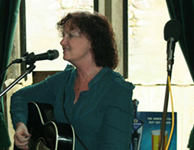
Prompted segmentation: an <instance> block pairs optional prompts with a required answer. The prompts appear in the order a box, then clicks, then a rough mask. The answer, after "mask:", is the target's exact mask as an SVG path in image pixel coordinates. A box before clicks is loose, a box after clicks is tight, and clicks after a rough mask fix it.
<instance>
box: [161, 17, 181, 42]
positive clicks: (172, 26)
mask: <svg viewBox="0 0 194 150" xmlns="http://www.w3.org/2000/svg"><path fill="white" fill-rule="evenodd" d="M180 35H181V24H180V22H179V21H177V20H174V19H172V20H169V21H168V22H167V23H166V24H165V26H164V39H165V40H166V41H167V40H168V39H169V38H171V37H172V38H174V40H175V42H177V41H178V40H179V37H180Z"/></svg>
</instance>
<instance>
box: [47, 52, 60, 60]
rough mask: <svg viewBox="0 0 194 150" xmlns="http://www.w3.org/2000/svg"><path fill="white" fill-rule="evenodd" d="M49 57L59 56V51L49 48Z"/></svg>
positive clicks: (51, 58)
mask: <svg viewBox="0 0 194 150" xmlns="http://www.w3.org/2000/svg"><path fill="white" fill-rule="evenodd" d="M48 56H49V57H48V59H49V60H53V59H57V58H58V57H59V52H58V51H57V50H48Z"/></svg>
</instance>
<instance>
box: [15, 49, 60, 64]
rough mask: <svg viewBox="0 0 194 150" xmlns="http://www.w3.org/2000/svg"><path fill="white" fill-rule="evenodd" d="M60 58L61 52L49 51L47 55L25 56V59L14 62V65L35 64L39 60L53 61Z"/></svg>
mask: <svg viewBox="0 0 194 150" xmlns="http://www.w3.org/2000/svg"><path fill="white" fill-rule="evenodd" d="M58 57H59V52H58V51H57V50H48V51H47V52H46V53H42V54H37V55H35V54H34V52H32V53H30V54H28V53H27V54H25V56H24V57H21V58H19V59H16V60H14V61H13V62H12V63H21V62H25V63H26V64H29V65H30V64H33V63H35V62H36V61H39V60H53V59H56V58H58Z"/></svg>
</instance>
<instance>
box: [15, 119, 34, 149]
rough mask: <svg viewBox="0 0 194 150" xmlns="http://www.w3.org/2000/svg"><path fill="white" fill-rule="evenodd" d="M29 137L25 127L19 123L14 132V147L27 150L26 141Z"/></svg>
mask: <svg viewBox="0 0 194 150" xmlns="http://www.w3.org/2000/svg"><path fill="white" fill-rule="evenodd" d="M30 136H31V135H30V134H29V133H28V129H27V127H26V125H25V124H24V123H22V122H19V123H18V124H17V125H16V131H15V135H14V141H15V145H16V146H17V147H18V148H20V149H24V150H28V149H29V148H28V140H29V138H30Z"/></svg>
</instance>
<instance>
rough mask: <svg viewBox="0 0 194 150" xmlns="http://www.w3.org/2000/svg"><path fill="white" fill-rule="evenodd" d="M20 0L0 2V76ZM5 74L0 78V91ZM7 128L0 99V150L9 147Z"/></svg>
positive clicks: (10, 41) (5, 63)
mask: <svg viewBox="0 0 194 150" xmlns="http://www.w3.org/2000/svg"><path fill="white" fill-rule="evenodd" d="M20 2H21V0H0V74H2V73H3V71H4V70H5V69H6V67H7V66H8V63H9V58H10V55H11V51H12V45H13V39H14V33H15V27H16V23H17V17H18V13H19V7H20ZM5 77H6V72H5V73H4V74H3V75H2V76H1V78H0V90H1V91H2V90H3V83H4V80H5ZM10 144H11V143H10V140H9V135H8V131H7V126H6V124H5V121H4V114H3V98H2V97H1V98H0V150H1V149H4V148H7V147H9V146H10Z"/></svg>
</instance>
